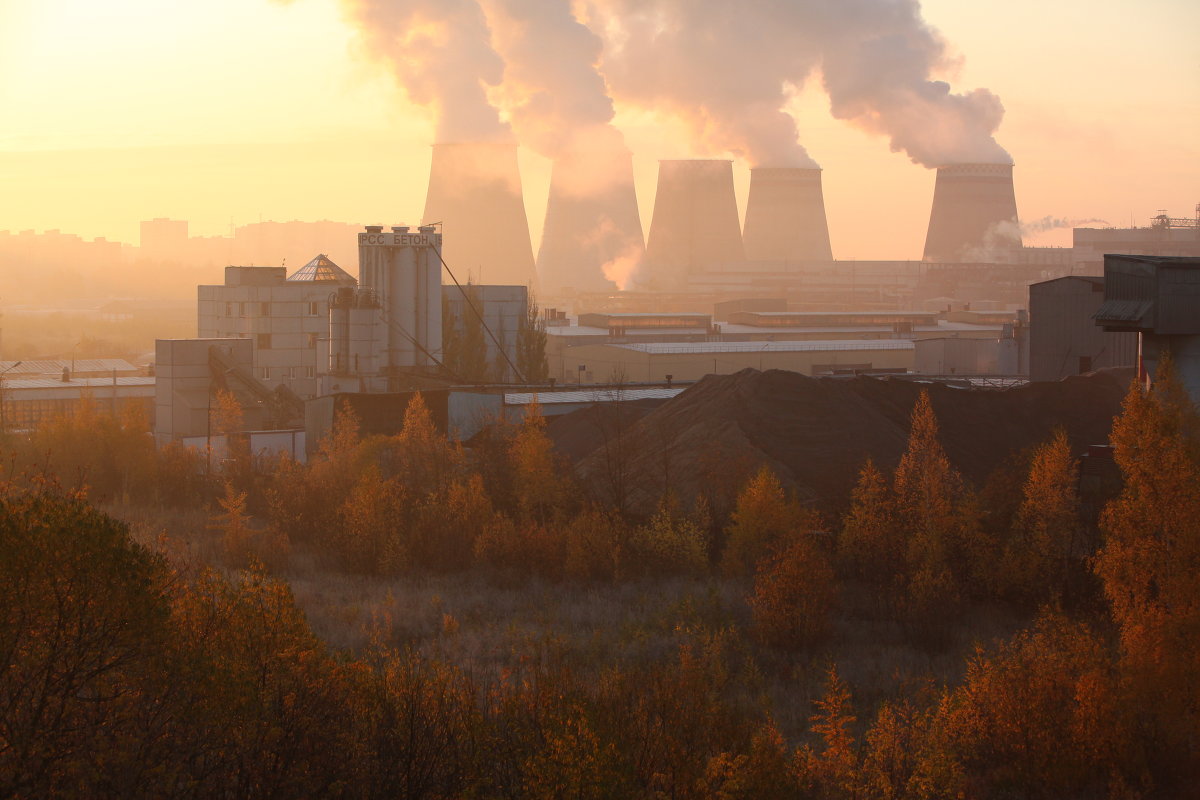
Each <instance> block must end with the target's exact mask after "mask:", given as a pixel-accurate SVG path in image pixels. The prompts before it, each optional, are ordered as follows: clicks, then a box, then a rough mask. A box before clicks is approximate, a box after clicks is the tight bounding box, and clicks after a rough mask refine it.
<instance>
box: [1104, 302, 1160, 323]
mask: <svg viewBox="0 0 1200 800" xmlns="http://www.w3.org/2000/svg"><path fill="white" fill-rule="evenodd" d="M1151 306H1153V303H1152V302H1151V301H1149V300H1105V301H1104V303H1103V304H1102V305H1101V306H1100V310H1099V311H1097V312H1096V313H1095V314H1093V315H1092V319H1094V320H1099V321H1104V320H1112V321H1115V322H1141V321H1142V320H1143V319H1144V318H1145V317H1146V315H1147V314H1149V313H1150V309H1151Z"/></svg>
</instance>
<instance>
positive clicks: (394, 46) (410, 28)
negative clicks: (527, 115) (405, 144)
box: [342, 0, 512, 142]
mask: <svg viewBox="0 0 1200 800" xmlns="http://www.w3.org/2000/svg"><path fill="white" fill-rule="evenodd" d="M342 7H343V8H344V10H345V12H346V14H347V16H348V18H349V19H350V21H351V22H352V23H353V24H354V26H355V27H356V28H357V29H358V32H359V36H360V37H361V39H362V42H363V44H364V46H365V47H366V49H367V51H368V52H369V53H370V54H371V55H372V56H373V57H376V58H379V59H381V60H384V61H386V62H387V63H389V64H390V65H391V67H392V70H393V72H394V73H395V76H396V80H397V82H398V83H399V84H400V86H401V87H402V88H403V89H404V91H405V92H406V93H407V94H408V96H409V98H410V99H411V100H412V101H413V102H414V103H416V104H417V105H420V106H423V107H425V108H427V109H428V110H429V111H430V113H431V114H432V115H433V118H434V123H435V135H436V140H437V141H439V142H494V141H507V140H510V139H511V138H512V135H511V132H510V130H509V127H508V125H507V123H505V122H504V121H502V120H501V119H500V115H499V112H498V111H497V109H496V108H495V107H494V106H493V105H492V104H491V103H490V102H489V101H488V95H487V87H489V86H496V85H498V84H499V83H500V82H501V80H502V78H503V75H504V62H503V60H502V59H501V58H500V57H499V56H498V55H497V54H496V51H495V50H494V49H492V44H491V32H490V31H489V30H488V25H487V20H486V19H485V17H484V14H483V10H482V9H481V8H480V7H479V4H478V2H476V0H342Z"/></svg>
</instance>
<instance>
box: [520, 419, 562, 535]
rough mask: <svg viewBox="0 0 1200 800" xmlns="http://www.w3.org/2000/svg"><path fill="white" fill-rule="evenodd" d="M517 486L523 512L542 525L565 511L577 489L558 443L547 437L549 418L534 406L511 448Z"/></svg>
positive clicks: (521, 511)
mask: <svg viewBox="0 0 1200 800" xmlns="http://www.w3.org/2000/svg"><path fill="white" fill-rule="evenodd" d="M509 459H510V464H511V469H512V472H513V483H514V484H515V492H516V497H517V505H518V509H519V511H520V513H521V514H522V515H523V516H525V517H527V518H529V519H533V520H536V521H538V522H541V523H545V522H546V521H548V520H549V519H550V518H551V517H552V516H553V515H554V514H555V513H557V512H560V511H563V510H565V509H566V508H567V506H568V505H569V504H570V503H571V501H572V500H573V499H574V498H573V495H574V486H573V485H572V483H571V479H570V478H569V477H568V476H569V474H570V470H569V469H567V468H565V467H564V465H563V463H562V460H561V458H560V457H559V456H558V454H557V453H555V452H554V443H553V442H551V441H550V437H549V436H547V435H546V418H545V417H543V416H542V412H541V409H540V408H539V407H538V405H537V404H536V403H534V404H533V405H532V406H530V408H529V410H528V411H527V412H526V414H525V420H524V422H523V423H522V424H521V427H520V430H518V431H517V434H516V436H515V437H514V438H513V440H512V443H511V445H510V447H509Z"/></svg>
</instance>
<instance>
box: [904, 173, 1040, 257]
mask: <svg viewBox="0 0 1200 800" xmlns="http://www.w3.org/2000/svg"><path fill="white" fill-rule="evenodd" d="M1012 172H1013V165H1012V164H951V165H948V166H944V167H938V171H937V182H936V183H935V184H934V187H933V208H932V210H931V211H930V213H929V232H928V233H927V234H926V236H925V260H926V261H942V262H946V261H951V262H952V261H991V260H995V259H996V257H997V254H998V253H1001V252H1003V251H1007V250H1012V249H1014V248H1018V247H1020V246H1021V230H1020V227H1019V225H1018V222H1017V198H1016V194H1015V193H1014V192H1013V176H1012Z"/></svg>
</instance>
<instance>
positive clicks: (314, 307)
mask: <svg viewBox="0 0 1200 800" xmlns="http://www.w3.org/2000/svg"><path fill="white" fill-rule="evenodd" d="M319 305H320V304H319V303H317V302H316V301H315V300H314V301H313V302H311V303H309V304H308V315H309V316H310V317H315V316H318V314H319V309H318V306H319Z"/></svg>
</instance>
